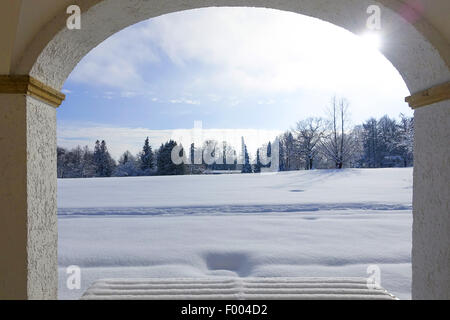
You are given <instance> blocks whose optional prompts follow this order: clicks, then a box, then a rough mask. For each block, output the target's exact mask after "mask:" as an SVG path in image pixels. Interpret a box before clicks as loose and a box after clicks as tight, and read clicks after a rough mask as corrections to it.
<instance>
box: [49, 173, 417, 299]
mask: <svg viewBox="0 0 450 320" xmlns="http://www.w3.org/2000/svg"><path fill="white" fill-rule="evenodd" d="M411 195H412V169H410V168H408V169H366V170H363V169H349V170H343V171H335V170H317V171H311V172H306V171H301V172H289V173H280V174H275V175H273V174H268V175H264V174H263V175H261V174H253V175H212V176H209V175H208V176H174V177H142V178H107V179H79V180H77V179H67V180H59V181H58V206H59V209H58V214H59V297H60V298H62V299H73V298H79V297H80V296H81V295H82V293H83V292H84V291H85V290H86V289H87V287H89V285H90V284H91V283H92V282H93V281H95V280H98V279H102V278H145V277H177V278H178V277H212V276H220V277H237V276H239V277H290V276H293V277H313V276H314V277H339V276H343V277H344V276H345V277H366V276H367V273H366V270H367V267H368V266H369V265H372V264H376V265H378V266H379V267H380V269H381V285H382V286H384V287H385V288H386V289H388V290H389V291H390V292H392V293H393V294H395V295H397V296H398V297H400V298H402V299H408V298H410V285H411V284H410V283H411V254H410V253H411V225H412V216H411ZM70 265H78V266H80V267H81V270H82V288H81V290H69V289H67V287H66V279H67V274H66V267H67V266H70Z"/></svg>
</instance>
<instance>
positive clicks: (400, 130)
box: [57, 97, 414, 178]
mask: <svg viewBox="0 0 450 320" xmlns="http://www.w3.org/2000/svg"><path fill="white" fill-rule="evenodd" d="M348 107H349V104H348V102H347V101H346V100H345V99H338V98H336V97H334V98H333V99H332V102H331V105H330V108H329V110H328V115H327V116H326V117H323V118H308V119H305V120H301V121H299V122H297V124H296V125H295V127H294V128H292V129H290V130H287V131H286V132H284V133H283V134H282V135H280V136H279V137H277V139H276V142H277V146H278V147H277V149H276V151H274V152H278V153H279V154H278V156H279V158H278V167H279V170H280V171H290V170H311V169H330V168H334V169H342V168H382V167H408V166H412V165H413V147H414V118H412V117H407V116H405V115H403V114H400V117H399V118H400V119H399V120H396V119H393V118H390V117H389V116H387V115H385V116H383V117H381V118H380V119H375V118H371V119H368V120H367V121H365V122H364V123H362V124H360V125H356V126H351V123H350V117H349V113H348ZM274 142H275V141H268V142H267V143H266V144H265V145H263V146H262V147H261V148H258V149H257V151H256V154H255V156H254V157H251V156H250V155H249V152H248V150H247V145H246V144H245V139H244V137H242V143H241V148H242V149H241V151H240V152H237V151H236V150H235V149H234V148H233V147H232V146H231V145H230V144H228V143H227V142H226V141H223V142H220V143H219V142H218V141H215V140H207V141H205V142H204V143H203V144H202V145H201V146H196V145H195V144H194V143H192V144H191V145H190V148H189V149H188V150H186V151H185V150H184V148H183V146H181V145H178V144H177V142H176V141H173V140H170V141H167V142H166V143H163V144H161V146H160V147H159V149H157V150H155V151H153V150H152V147H151V145H150V141H149V138H148V137H147V138H146V139H145V141H144V145H143V147H142V150H141V152H139V153H138V154H137V155H133V154H131V153H130V152H129V151H125V152H124V153H123V154H122V155H121V157H120V158H119V160H118V161H117V162H116V161H115V160H114V159H113V158H112V157H111V155H110V153H109V152H108V148H107V145H106V142H105V141H104V140H102V141H99V140H98V141H96V143H95V146H94V150H93V151H91V150H90V149H89V147H88V146H85V147H83V148H82V147H81V146H78V147H76V148H73V149H71V150H68V149H65V148H61V147H58V149H57V156H58V158H57V167H58V178H90V177H111V176H115V177H126V176H151V175H182V174H203V173H211V172H215V171H225V170H226V171H233V172H241V173H253V172H254V173H258V172H261V171H262V170H263V168H265V167H270V166H271V163H270V162H269V163H267V161H263V160H267V159H271V158H272V155H276V154H272V153H273V152H272V147H273V143H274ZM174 150H176V153H177V156H178V158H179V159H182V161H180V162H177V161H175V162H174V160H173V153H174V152H173V151H174Z"/></svg>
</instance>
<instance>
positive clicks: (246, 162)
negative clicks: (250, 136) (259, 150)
mask: <svg viewBox="0 0 450 320" xmlns="http://www.w3.org/2000/svg"><path fill="white" fill-rule="evenodd" d="M242 153H243V154H242V156H243V166H242V170H241V172H242V173H252V166H251V164H250V157H249V155H248V152H247V146H246V144H245V142H244V137H242Z"/></svg>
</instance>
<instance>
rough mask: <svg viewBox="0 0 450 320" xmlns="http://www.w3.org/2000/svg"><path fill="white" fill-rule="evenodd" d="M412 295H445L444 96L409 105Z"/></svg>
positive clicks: (449, 192)
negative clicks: (411, 128) (412, 138)
mask: <svg viewBox="0 0 450 320" xmlns="http://www.w3.org/2000/svg"><path fill="white" fill-rule="evenodd" d="M414 119H415V129H416V133H415V153H414V157H415V158H414V195H413V217H414V219H413V252H412V266H413V270H412V272H413V273H412V275H413V283H412V286H413V292H412V295H413V299H429V298H440V299H450V101H449V100H447V101H443V102H441V103H436V104H433V105H431V106H427V107H424V108H421V109H418V110H416V111H415V116H414Z"/></svg>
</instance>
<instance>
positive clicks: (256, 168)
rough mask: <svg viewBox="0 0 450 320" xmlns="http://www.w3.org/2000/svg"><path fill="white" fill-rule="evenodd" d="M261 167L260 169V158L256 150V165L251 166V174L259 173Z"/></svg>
mask: <svg viewBox="0 0 450 320" xmlns="http://www.w3.org/2000/svg"><path fill="white" fill-rule="evenodd" d="M261 167H262V164H261V158H260V156H259V149H258V150H256V163H255V165H254V166H253V172H254V173H260V172H261Z"/></svg>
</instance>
